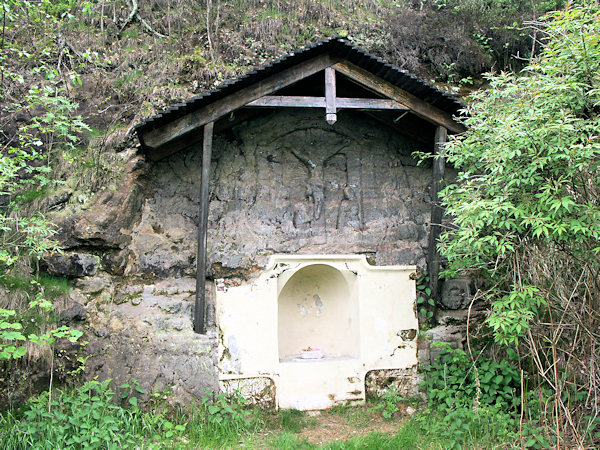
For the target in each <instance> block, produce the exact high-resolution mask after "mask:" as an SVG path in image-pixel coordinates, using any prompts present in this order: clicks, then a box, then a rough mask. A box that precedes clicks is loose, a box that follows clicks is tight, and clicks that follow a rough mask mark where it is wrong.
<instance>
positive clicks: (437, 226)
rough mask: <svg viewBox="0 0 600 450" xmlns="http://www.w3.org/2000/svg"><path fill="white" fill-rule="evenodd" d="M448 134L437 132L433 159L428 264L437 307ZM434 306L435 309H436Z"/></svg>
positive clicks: (440, 128)
mask: <svg viewBox="0 0 600 450" xmlns="http://www.w3.org/2000/svg"><path fill="white" fill-rule="evenodd" d="M447 136H448V132H447V130H446V129H445V128H444V127H437V128H436V130H435V141H434V159H433V180H432V183H431V194H430V197H431V225H430V230H429V248H428V252H427V253H428V255H427V260H428V261H427V262H428V265H429V287H430V289H431V297H432V298H433V300H434V302H435V305H438V304H439V302H440V285H439V276H440V254H439V252H438V250H437V243H438V240H439V236H440V230H441V225H442V217H443V215H444V209H443V208H442V207H441V205H440V202H439V196H438V193H439V192H440V190H441V185H442V179H443V178H444V171H445V168H446V161H445V159H444V158H443V157H441V156H439V153H440V151H441V150H442V148H443V146H444V144H445V143H446V140H447ZM435 305H434V308H435Z"/></svg>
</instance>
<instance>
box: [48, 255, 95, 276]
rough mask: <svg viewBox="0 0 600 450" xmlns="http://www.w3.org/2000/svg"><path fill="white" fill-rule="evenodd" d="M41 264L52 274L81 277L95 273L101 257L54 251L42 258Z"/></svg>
mask: <svg viewBox="0 0 600 450" xmlns="http://www.w3.org/2000/svg"><path fill="white" fill-rule="evenodd" d="M41 266H42V269H43V270H45V271H46V272H48V273H49V274H51V275H57V276H62V277H69V278H79V277H85V276H90V275H95V274H96V272H97V271H98V267H99V266H100V258H98V257H97V256H96V255H90V254H87V253H64V254H59V253H53V254H51V255H50V254H48V255H45V256H44V257H43V258H42V261H41Z"/></svg>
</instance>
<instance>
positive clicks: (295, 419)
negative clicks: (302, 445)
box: [277, 409, 308, 433]
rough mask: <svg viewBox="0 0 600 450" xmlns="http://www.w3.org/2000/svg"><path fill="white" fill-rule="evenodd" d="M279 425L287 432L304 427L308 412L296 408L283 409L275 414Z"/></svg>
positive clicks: (293, 431) (294, 431)
mask: <svg viewBox="0 0 600 450" xmlns="http://www.w3.org/2000/svg"><path fill="white" fill-rule="evenodd" d="M277 418H278V422H279V426H280V427H281V428H282V429H283V430H285V431H288V432H292V433H296V432H298V431H300V430H301V429H302V428H304V427H305V426H306V425H307V423H308V414H306V411H298V410H297V409H283V410H280V411H279V414H277Z"/></svg>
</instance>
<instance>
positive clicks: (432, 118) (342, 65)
mask: <svg viewBox="0 0 600 450" xmlns="http://www.w3.org/2000/svg"><path fill="white" fill-rule="evenodd" d="M333 68H334V69H335V70H337V71H338V72H340V73H341V74H343V75H345V76H347V77H348V78H351V79H352V80H354V81H356V82H358V83H360V84H362V85H364V86H366V87H368V88H369V89H371V90H373V91H375V92H377V93H379V94H381V95H384V96H385V97H388V98H391V99H394V100H396V101H397V102H400V103H402V104H403V105H406V106H407V107H408V108H410V109H411V110H412V111H413V112H414V113H415V114H416V115H417V116H419V117H422V118H423V119H425V120H427V121H429V122H432V123H434V124H436V125H437V126H442V127H445V128H446V129H448V130H451V131H453V132H454V133H462V132H463V131H465V130H466V128H465V127H464V126H463V125H462V124H460V123H458V122H456V121H455V120H454V119H452V116H451V115H450V114H448V113H447V112H445V111H442V110H441V109H439V108H436V107H435V106H432V105H430V104H429V103H427V102H425V101H424V100H421V99H420V98H418V97H416V96H415V95H413V94H411V93H410V92H407V91H405V90H404V89H400V88H399V87H397V86H394V85H393V84H392V83H389V82H387V81H385V80H382V79H381V78H378V77H376V76H375V75H373V74H372V73H371V72H369V71H367V70H365V69H362V68H361V67H358V66H356V65H354V64H352V63H350V62H348V61H343V62H338V63H336V64H334V65H333Z"/></svg>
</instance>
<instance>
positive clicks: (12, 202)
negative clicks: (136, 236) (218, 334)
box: [0, 0, 89, 360]
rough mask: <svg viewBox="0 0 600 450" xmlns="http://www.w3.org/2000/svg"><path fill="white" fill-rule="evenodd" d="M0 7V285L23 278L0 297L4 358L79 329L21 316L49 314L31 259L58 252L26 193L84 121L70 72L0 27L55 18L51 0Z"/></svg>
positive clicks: (48, 180)
mask: <svg viewBox="0 0 600 450" xmlns="http://www.w3.org/2000/svg"><path fill="white" fill-rule="evenodd" d="M59 3H60V2H55V6H56V5H58V4H59ZM71 3H73V2H71ZM60 4H61V5H63V6H64V5H66V3H64V4H63V3H60ZM1 7H2V13H3V28H2V33H3V37H2V46H0V73H1V77H0V82H1V83H2V86H1V89H0V133H1V134H2V135H3V138H2V139H1V140H0V284H2V285H4V286H7V285H8V284H10V283H7V282H6V281H10V280H11V279H14V278H15V276H18V277H22V278H27V277H29V278H31V284H30V285H29V287H28V289H26V290H23V292H22V294H23V295H12V294H11V295H5V296H3V298H2V299H0V360H6V359H14V358H21V357H23V356H24V355H25V354H26V353H27V349H28V346H27V345H25V344H26V343H27V342H30V343H35V344H38V345H50V346H51V345H52V344H53V342H54V340H55V339H56V338H61V337H65V338H68V339H70V340H71V341H76V340H77V339H78V338H79V337H80V336H81V334H82V333H81V332H79V331H76V330H69V329H68V328H67V327H64V326H63V327H58V328H56V327H55V325H54V324H49V323H48V321H47V320H42V321H40V322H37V321H35V322H34V323H36V324H38V325H39V326H38V327H37V329H35V330H31V329H30V328H31V327H30V325H31V324H24V323H23V322H24V320H23V318H25V317H30V316H35V315H37V316H40V317H42V316H43V317H46V318H47V317H48V316H49V315H50V314H49V312H50V311H51V310H52V309H53V305H52V302H51V301H50V300H49V299H48V297H47V296H46V295H45V292H44V289H43V286H42V285H41V284H40V283H37V282H36V280H35V277H34V276H33V275H32V274H33V273H34V272H35V270H34V269H33V268H32V267H31V266H32V265H35V262H36V261H37V260H39V259H40V258H41V256H42V255H43V254H45V253H52V252H58V251H60V249H59V246H58V243H57V242H56V241H54V240H53V235H54V234H55V227H54V225H53V224H52V223H50V222H49V221H48V220H47V219H46V217H45V216H44V214H43V213H44V211H43V208H40V207H38V205H37V203H36V202H33V201H32V200H34V199H37V198H39V197H43V196H44V195H46V193H47V192H48V189H49V188H51V187H52V186H54V185H56V184H57V181H56V180H54V177H53V175H52V168H51V165H52V162H53V161H55V160H56V158H57V154H60V153H61V152H69V151H72V150H73V149H74V148H75V146H76V144H77V143H78V142H79V136H80V134H81V133H82V132H84V131H88V130H89V128H88V127H87V125H86V124H85V123H84V122H83V120H82V119H81V117H80V116H79V115H77V114H76V110H77V108H78V105H77V104H76V103H74V102H73V101H72V100H71V98H70V96H69V92H68V89H69V85H70V84H72V83H78V82H79V79H78V77H77V74H76V73H75V72H74V71H70V72H69V73H64V72H63V73H62V74H59V72H58V70H60V67H59V68H58V69H56V68H55V67H52V66H51V64H50V63H49V61H48V59H49V55H50V53H51V50H50V49H49V48H39V49H38V50H39V52H40V54H39V55H32V54H29V53H28V52H27V51H26V50H24V49H23V48H20V47H19V46H18V45H16V44H15V43H13V42H12V41H7V40H5V35H4V33H5V32H6V29H7V27H8V29H9V30H10V29H12V28H13V27H15V25H16V24H17V23H20V21H22V20H23V17H24V16H25V17H28V18H29V20H30V21H32V22H35V21H40V20H42V19H45V20H47V21H48V26H50V25H51V24H55V25H56V24H57V23H56V21H57V20H58V19H56V17H54V16H52V15H48V13H47V11H46V10H47V9H48V8H51V7H52V2H50V1H46V0H44V1H42V2H17V1H14V0H12V1H11V0H6V1H3V2H2V4H1ZM19 62H21V63H27V64H28V68H29V69H28V70H27V71H24V70H23V69H22V67H19V66H18V63H19ZM59 75H60V76H59ZM13 294H14V293H13ZM11 296H12V300H11ZM14 298H17V299H20V300H21V301H20V302H19V301H13V300H14ZM26 326H27V328H28V329H27V330H26V328H25V327H26Z"/></svg>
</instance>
